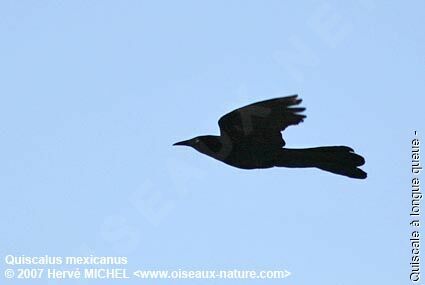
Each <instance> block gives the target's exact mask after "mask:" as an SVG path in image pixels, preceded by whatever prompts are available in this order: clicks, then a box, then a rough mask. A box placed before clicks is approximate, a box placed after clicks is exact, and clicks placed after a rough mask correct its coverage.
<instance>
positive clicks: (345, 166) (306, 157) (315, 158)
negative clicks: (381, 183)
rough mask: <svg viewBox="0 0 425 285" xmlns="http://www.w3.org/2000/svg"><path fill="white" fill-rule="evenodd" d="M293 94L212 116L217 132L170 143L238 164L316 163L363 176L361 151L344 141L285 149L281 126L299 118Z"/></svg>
mask: <svg viewBox="0 0 425 285" xmlns="http://www.w3.org/2000/svg"><path fill="white" fill-rule="evenodd" d="M301 101H302V100H301V99H299V98H298V95H292V96H287V97H280V98H275V99H270V100H265V101H261V102H257V103H253V104H250V105H247V106H244V107H242V108H239V109H236V110H234V111H232V112H230V113H228V114H226V115H224V116H223V117H221V118H220V120H219V121H218V125H219V127H220V136H211V135H207V136H198V137H195V138H193V139H190V140H186V141H181V142H178V143H175V144H174V145H182V146H190V147H193V148H194V149H196V150H197V151H199V152H201V153H203V154H206V155H208V156H211V157H213V158H215V159H217V160H220V161H222V162H224V163H226V164H228V165H231V166H234V167H237V168H242V169H258V168H271V167H275V166H276V167H290V168H304V167H316V168H319V169H321V170H325V171H328V172H332V173H335V174H339V175H344V176H347V177H352V178H358V179H365V178H366V177H367V174H366V172H364V171H363V170H361V169H360V168H359V166H361V165H363V164H364V163H365V160H364V158H363V157H362V156H360V155H358V154H356V153H355V152H354V150H353V149H352V148H350V147H348V146H322V147H314V148H300V149H291V148H285V147H284V146H285V141H284V140H283V138H282V133H281V132H282V131H284V130H285V129H286V128H287V127H289V126H292V125H298V124H299V123H301V122H303V121H304V119H305V118H306V116H305V115H304V114H302V112H303V111H304V110H305V108H302V107H299V106H298V105H299V104H300V103H301Z"/></svg>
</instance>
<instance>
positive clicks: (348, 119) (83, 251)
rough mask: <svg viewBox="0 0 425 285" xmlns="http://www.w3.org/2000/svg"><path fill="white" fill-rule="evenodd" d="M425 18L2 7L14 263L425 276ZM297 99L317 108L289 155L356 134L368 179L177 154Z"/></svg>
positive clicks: (382, 7)
mask: <svg viewBox="0 0 425 285" xmlns="http://www.w3.org/2000/svg"><path fill="white" fill-rule="evenodd" d="M424 9H425V4H424V2H423V1H409V2H408V3H404V2H400V1H377V0H371V1H364V0H357V1H355V0H352V1H344V3H341V2H340V1H330V0H326V1H322V0H305V1H130V0H128V1H81V0H77V1H63V0H55V1H53V0H51V1H45V0H43V1H9V0H4V1H1V2H0V34H1V35H2V40H1V42H2V44H1V45H0V66H1V67H0V78H1V84H0V121H1V122H2V123H1V124H0V160H1V163H0V175H1V179H0V188H1V189H2V193H3V197H2V199H1V202H0V221H1V227H0V228H1V232H0V235H1V236H2V242H1V247H0V254H1V255H2V256H5V255H7V254H14V255H27V256H32V255H44V254H49V255H52V256H53V255H59V256H67V255H89V254H94V255H99V256H103V255H124V256H128V258H129V266H128V268H132V269H137V268H148V269H179V268H182V269H233V268H238V269H254V270H263V269H265V270H273V269H287V270H289V271H290V272H292V276H290V277H289V278H288V279H286V280H269V281H262V282H261V284H293V285H298V284H338V285H352V284H391V285H392V284H394V285H396V284H404V283H406V282H409V279H408V277H409V262H410V255H409V236H410V231H411V228H410V226H409V224H408V223H409V216H408V214H409V203H410V200H409V199H410V196H409V194H410V179H411V174H410V168H409V164H410V141H411V139H412V138H413V130H417V131H418V132H419V137H421V136H422V135H423V134H424V132H425V130H424V128H423V122H424V115H423V114H424V108H423V106H424V103H425V100H424V99H423V94H424V91H425V81H424V80H423V74H424V73H423V66H424V65H423V63H424V53H423V51H424V45H425V35H424V31H423V26H424V19H423V11H424ZM291 94H299V95H300V97H301V98H303V99H304V101H303V103H302V104H303V106H305V107H306V108H307V111H306V115H307V119H306V120H305V122H304V123H303V124H300V125H299V126H297V127H292V128H289V129H287V130H286V131H285V133H284V137H285V140H286V142H287V146H288V147H309V146H320V145H349V146H351V147H353V148H354V149H355V150H356V151H357V152H358V153H360V154H362V155H363V156H364V157H365V158H366V165H365V166H364V169H365V170H366V171H367V172H368V175H369V176H368V178H367V179H366V180H362V181H358V180H354V179H348V178H345V177H342V176H337V175H332V174H330V173H325V172H321V171H318V170H315V169H299V170H295V169H283V168H281V169H278V168H275V169H269V170H253V171H244V170H239V169H235V168H231V167H229V166H227V165H224V164H222V163H220V162H218V161H215V160H213V159H211V158H208V157H206V156H201V155H200V154H198V153H196V152H195V151H193V150H191V149H189V148H187V149H185V148H175V147H172V146H171V145H172V143H174V142H176V141H180V140H183V139H188V138H191V137H194V136H196V135H201V134H218V126H217V120H218V118H219V117H220V116H221V115H223V114H225V113H226V112H228V111H231V110H232V109H234V108H238V107H240V106H242V105H244V104H248V103H252V102H255V101H259V100H264V99H268V98H273V97H277V96H285V95H291ZM4 268H7V266H6V265H5V264H4V263H2V269H4ZM111 282H112V281H111ZM114 282H116V281H114ZM149 282H151V281H149ZM152 282H155V283H158V284H168V283H167V281H159V280H158V282H157V281H152ZM180 282H184V284H186V283H193V284H195V283H196V284H199V283H201V284H202V283H203V282H204V283H208V282H211V281H200V280H196V281H180ZM230 282H232V284H233V283H236V284H245V283H247V284H260V283H259V282H257V281H238V282H233V281H223V284H227V283H228V284H230ZM12 283H13V281H11V280H9V281H8V282H7V284H12ZM36 283H37V282H34V284H36ZM68 283H69V284H74V283H73V282H68ZM68 283H66V282H65V284H68ZM86 283H87V284H105V283H106V284H109V283H108V282H104V281H102V282H100V281H90V282H86ZM127 283H128V284H140V283H139V282H138V280H130V281H128V282H126V284H127ZM40 284H46V281H45V280H43V281H41V282H40ZM49 284H56V282H54V281H51V282H50V283H49ZM217 284H221V283H217Z"/></svg>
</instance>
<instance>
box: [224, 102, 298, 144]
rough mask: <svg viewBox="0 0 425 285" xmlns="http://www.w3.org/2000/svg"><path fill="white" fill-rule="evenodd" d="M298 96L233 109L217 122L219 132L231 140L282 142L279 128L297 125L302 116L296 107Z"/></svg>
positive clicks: (281, 129)
mask: <svg viewBox="0 0 425 285" xmlns="http://www.w3.org/2000/svg"><path fill="white" fill-rule="evenodd" d="M297 96H298V95H292V96H287V97H280V98H275V99H270V100H265V101H261V102H257V103H254V104H250V105H247V106H245V107H242V108H239V109H236V110H234V111H232V112H230V113H228V114H226V115H224V116H223V117H221V118H220V120H219V121H218V125H219V126H220V131H221V135H222V136H223V135H224V136H228V137H230V139H232V140H233V141H240V140H242V139H243V138H244V137H249V138H250V139H251V140H255V141H257V142H258V143H271V144H276V145H279V146H281V147H283V146H284V145H285V141H284V140H283V138H282V134H281V131H283V130H285V129H286V128H287V127H288V126H291V125H297V124H299V123H300V122H302V121H303V120H304V118H305V117H306V116H305V115H303V114H300V113H301V112H303V111H304V110H305V108H300V107H296V106H297V105H298V104H300V103H301V101H302V100H301V99H299V98H297Z"/></svg>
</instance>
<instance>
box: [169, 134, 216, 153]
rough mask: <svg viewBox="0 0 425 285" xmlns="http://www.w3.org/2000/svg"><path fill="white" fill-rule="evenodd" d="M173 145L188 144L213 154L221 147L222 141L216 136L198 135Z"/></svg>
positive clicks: (200, 150)
mask: <svg viewBox="0 0 425 285" xmlns="http://www.w3.org/2000/svg"><path fill="white" fill-rule="evenodd" d="M173 145H175V146H177V145H183V146H190V147H193V148H194V149H196V150H197V151H199V152H202V153H204V154H207V155H213V154H214V153H217V152H219V151H220V149H221V147H222V143H221V141H220V139H219V137H217V136H199V137H195V138H193V139H190V140H186V141H181V142H177V143H175V144H173Z"/></svg>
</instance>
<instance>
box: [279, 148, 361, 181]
mask: <svg viewBox="0 0 425 285" xmlns="http://www.w3.org/2000/svg"><path fill="white" fill-rule="evenodd" d="M364 163H365V160H364V158H363V157H362V156H360V155H358V154H356V153H354V150H353V149H352V148H349V147H348V146H324V147H315V148H304V149H288V148H283V149H282V151H281V152H280V153H279V155H278V157H277V159H276V161H275V166H282V167H317V168H320V169H322V170H325V171H329V172H332V173H335V174H340V175H344V176H348V177H352V178H358V179H365V178H366V177H367V173H366V172H364V171H363V170H361V169H360V168H358V167H359V166H361V165H363V164H364Z"/></svg>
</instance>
